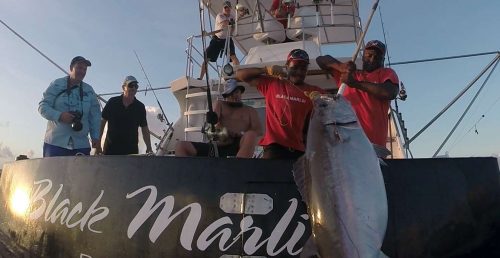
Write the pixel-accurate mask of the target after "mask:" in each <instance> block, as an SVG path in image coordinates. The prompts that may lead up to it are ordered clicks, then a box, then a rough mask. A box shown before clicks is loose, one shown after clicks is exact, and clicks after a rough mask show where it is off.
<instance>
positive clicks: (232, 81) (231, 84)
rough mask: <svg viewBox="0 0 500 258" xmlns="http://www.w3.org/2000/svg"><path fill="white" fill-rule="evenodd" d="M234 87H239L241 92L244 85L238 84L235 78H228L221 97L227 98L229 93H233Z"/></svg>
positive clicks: (243, 89) (243, 90)
mask: <svg viewBox="0 0 500 258" xmlns="http://www.w3.org/2000/svg"><path fill="white" fill-rule="evenodd" d="M236 89H240V90H241V93H243V92H245V87H243V86H242V85H238V82H237V81H236V80H235V79H229V80H228V81H227V84H226V88H225V89H224V91H223V92H222V97H224V98H227V97H228V96H229V95H231V94H233V92H234V91H235V90H236Z"/></svg>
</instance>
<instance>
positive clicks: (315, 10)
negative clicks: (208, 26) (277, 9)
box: [202, 0, 362, 54]
mask: <svg viewBox="0 0 500 258" xmlns="http://www.w3.org/2000/svg"><path fill="white" fill-rule="evenodd" d="M202 1H203V4H204V6H205V7H206V8H208V10H209V13H210V15H211V16H213V17H215V16H216V15H217V14H218V13H220V12H221V10H222V5H223V2H224V1H222V0H217V1H213V0H202ZM231 2H232V4H233V7H234V6H236V3H238V5H239V7H240V8H244V9H245V10H246V11H245V12H239V11H238V10H236V21H235V24H234V30H235V31H234V34H233V40H234V41H235V44H236V45H237V46H238V47H239V48H240V50H241V52H243V53H244V54H247V53H248V51H250V49H251V48H253V47H256V46H263V45H268V44H277V43H282V42H283V40H284V39H285V37H286V38H289V39H291V40H293V41H302V40H313V41H315V42H316V43H317V44H318V45H322V44H335V43H356V42H357V41H358V39H359V36H360V35H361V31H362V28H361V21H360V17H359V9H358V8H359V3H358V0H337V1H313V0H296V1H288V2H290V3H289V4H290V5H293V6H294V8H295V12H294V14H293V16H290V17H286V19H287V20H288V21H289V22H288V24H287V27H286V28H284V26H283V25H282V24H281V23H280V22H279V21H278V20H277V19H276V18H275V17H274V16H273V15H272V14H271V12H270V9H271V4H272V2H273V1H268V0H239V1H236V0H233V1H231Z"/></svg>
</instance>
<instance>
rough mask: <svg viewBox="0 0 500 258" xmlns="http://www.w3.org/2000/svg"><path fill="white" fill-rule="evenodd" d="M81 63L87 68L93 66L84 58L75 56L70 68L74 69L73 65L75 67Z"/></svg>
mask: <svg viewBox="0 0 500 258" xmlns="http://www.w3.org/2000/svg"><path fill="white" fill-rule="evenodd" d="M80 62H83V63H84V64H86V65H87V66H91V65H92V63H90V61H89V60H87V59H85V57H83V56H75V57H74V58H73V59H72V60H71V64H70V65H69V67H73V65H75V64H76V63H80Z"/></svg>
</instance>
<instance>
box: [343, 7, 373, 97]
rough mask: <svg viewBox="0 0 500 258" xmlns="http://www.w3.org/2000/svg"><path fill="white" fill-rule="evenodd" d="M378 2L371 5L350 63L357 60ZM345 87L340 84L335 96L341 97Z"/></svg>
mask: <svg viewBox="0 0 500 258" xmlns="http://www.w3.org/2000/svg"><path fill="white" fill-rule="evenodd" d="M378 2H379V0H375V2H374V3H373V5H372V10H371V11H370V16H369V17H368V21H366V25H365V28H364V30H363V33H361V37H360V38H359V40H358V44H357V46H356V50H354V54H353V55H352V58H351V61H353V62H354V61H356V58H358V54H359V51H360V50H361V44H362V43H363V41H364V40H365V36H366V32H367V31H368V28H369V27H370V24H371V22H372V18H373V15H374V14H375V11H376V10H377V6H378ZM346 87H347V85H346V84H345V83H342V84H341V85H340V88H339V91H338V92H337V95H342V94H344V90H345V88H346Z"/></svg>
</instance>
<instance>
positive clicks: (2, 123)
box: [0, 121, 10, 127]
mask: <svg viewBox="0 0 500 258" xmlns="http://www.w3.org/2000/svg"><path fill="white" fill-rule="evenodd" d="M9 126H10V122H9V121H7V122H0V127H9Z"/></svg>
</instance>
